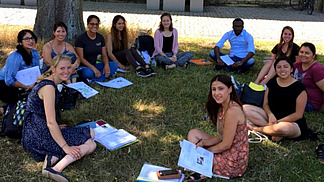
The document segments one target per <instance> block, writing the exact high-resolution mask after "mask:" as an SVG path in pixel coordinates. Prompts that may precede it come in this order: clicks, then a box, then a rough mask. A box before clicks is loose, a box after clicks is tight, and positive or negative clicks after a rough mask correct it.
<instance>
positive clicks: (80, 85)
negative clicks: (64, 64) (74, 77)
mask: <svg viewBox="0 0 324 182" xmlns="http://www.w3.org/2000/svg"><path fill="white" fill-rule="evenodd" d="M66 86H67V87H70V88H73V89H75V90H77V91H78V92H80V93H81V94H82V96H83V97H85V98H87V99H88V98H90V97H92V96H94V95H96V94H98V93H99V92H98V91H97V90H95V89H93V88H91V87H90V86H89V85H87V84H85V83H84V82H75V83H70V84H67V85H66Z"/></svg>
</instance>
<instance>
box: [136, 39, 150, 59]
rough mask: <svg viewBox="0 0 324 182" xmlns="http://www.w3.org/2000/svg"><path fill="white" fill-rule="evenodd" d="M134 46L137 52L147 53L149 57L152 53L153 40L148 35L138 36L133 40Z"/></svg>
mask: <svg viewBox="0 0 324 182" xmlns="http://www.w3.org/2000/svg"><path fill="white" fill-rule="evenodd" d="M134 46H135V48H136V50H138V51H140V52H141V51H147V52H148V54H149V55H150V57H151V56H152V55H153V52H154V39H153V37H152V36H150V35H140V36H138V37H137V38H136V39H135V43H134Z"/></svg>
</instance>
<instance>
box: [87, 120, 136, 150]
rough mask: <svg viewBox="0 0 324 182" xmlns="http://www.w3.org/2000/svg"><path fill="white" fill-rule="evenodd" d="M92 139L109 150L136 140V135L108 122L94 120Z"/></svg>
mask: <svg viewBox="0 0 324 182" xmlns="http://www.w3.org/2000/svg"><path fill="white" fill-rule="evenodd" d="M93 130H94V132H95V134H96V135H95V138H94V140H95V141H97V142H99V143H100V144H102V145H103V146H105V147H106V148H108V149H109V150H115V149H119V148H122V147H125V146H128V145H130V144H133V143H135V142H137V141H138V140H137V137H135V136H134V135H132V134H130V133H128V132H127V131H125V130H123V129H116V128H115V127H112V126H111V125H109V124H108V123H106V122H104V121H102V120H100V121H97V122H96V128H94V129H93Z"/></svg>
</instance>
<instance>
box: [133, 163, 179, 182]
mask: <svg viewBox="0 0 324 182" xmlns="http://www.w3.org/2000/svg"><path fill="white" fill-rule="evenodd" d="M168 169H170V168H166V167H161V166H155V165H153V164H149V163H144V165H143V167H142V169H141V173H140V174H139V176H138V177H137V179H136V181H150V182H182V180H183V179H184V174H182V173H181V178H180V179H164V180H159V179H158V177H157V174H156V172H157V171H160V170H168Z"/></svg>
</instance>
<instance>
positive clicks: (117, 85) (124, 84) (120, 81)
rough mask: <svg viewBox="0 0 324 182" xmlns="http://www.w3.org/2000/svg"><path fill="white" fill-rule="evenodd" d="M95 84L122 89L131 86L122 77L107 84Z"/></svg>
mask: <svg viewBox="0 0 324 182" xmlns="http://www.w3.org/2000/svg"><path fill="white" fill-rule="evenodd" d="M97 83H98V84H99V85H102V86H105V87H110V88H123V87H127V86H129V85H132V84H133V83H132V82H130V81H128V80H126V79H125V78H123V77H118V78H115V79H113V80H110V81H108V82H97Z"/></svg>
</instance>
